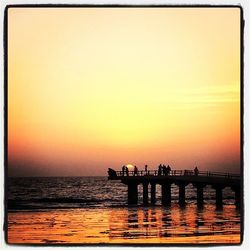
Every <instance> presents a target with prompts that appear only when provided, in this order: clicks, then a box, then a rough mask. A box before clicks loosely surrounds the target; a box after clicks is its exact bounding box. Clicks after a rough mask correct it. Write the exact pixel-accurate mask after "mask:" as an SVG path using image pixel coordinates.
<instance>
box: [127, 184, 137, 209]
mask: <svg viewBox="0 0 250 250" xmlns="http://www.w3.org/2000/svg"><path fill="white" fill-rule="evenodd" d="M137 202H138V184H137V183H129V184H128V204H129V205H132V204H137Z"/></svg>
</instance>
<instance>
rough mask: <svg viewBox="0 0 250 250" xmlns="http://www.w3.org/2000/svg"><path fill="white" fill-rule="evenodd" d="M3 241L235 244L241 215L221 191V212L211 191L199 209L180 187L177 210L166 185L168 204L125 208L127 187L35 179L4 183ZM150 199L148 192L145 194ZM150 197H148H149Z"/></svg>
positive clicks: (190, 192)
mask: <svg viewBox="0 0 250 250" xmlns="http://www.w3.org/2000/svg"><path fill="white" fill-rule="evenodd" d="M8 187H9V188H8V190H7V191H8V219H7V220H8V236H7V239H8V242H9V243H19V244H22V243H25V244H27V243H32V244H75V243H78V244H101V243H104V244H107V243H108V244H140V243H142V244H150V243H154V244H162V243H165V244H189V243H191V244H196V243H197V244H211V243H213V244H216V243H223V244H238V243H239V242H240V240H241V236H240V233H241V231H240V230H241V214H240V210H239V209H237V208H236V206H235V205H234V192H232V190H231V189H230V188H225V189H224V190H223V204H224V205H223V208H222V209H220V210H218V209H216V206H215V200H214V197H215V191H214V190H213V189H212V188H211V187H209V186H208V187H206V188H205V190H204V198H205V204H204V208H203V209H198V208H197V206H196V192H195V189H194V188H193V187H192V185H188V186H187V187H186V202H187V205H186V206H185V207H184V208H182V207H180V206H179V205H178V187H177V186H175V185H172V190H171V191H172V204H171V206H170V207H163V206H161V192H160V191H161V190H160V186H158V185H157V186H156V198H157V200H156V204H155V205H154V206H151V205H149V206H147V207H145V206H143V205H142V186H139V192H138V193H139V201H138V205H137V206H128V204H127V186H126V185H124V184H122V183H121V182H120V181H109V180H107V177H43V178H41V177H39V178H38V177H37V178H9V179H8ZM149 196H150V192H149ZM149 198H150V197H149Z"/></svg>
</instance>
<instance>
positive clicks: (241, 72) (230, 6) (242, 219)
mask: <svg viewBox="0 0 250 250" xmlns="http://www.w3.org/2000/svg"><path fill="white" fill-rule="evenodd" d="M10 8H239V9H240V174H241V207H240V213H241V217H240V243H236V244H230V243H203V244H202V243H198V244H195V243H194V244H192V243H187V244H185V243H159V244H157V243H155V244H152V243H149V244H147V243H137V244H136V243H135V244H132V243H131V244H127V243H120V244H119V243H115V244H114V243H112V244H109V243H99V244H86V243H82V244H80V243H75V244H74V243H68V244H39V243H37V244H35V243H31V244H29V243H24V244H22V243H16V244H15V243H9V242H8V196H7V190H8V9H10ZM244 24H245V21H244V16H243V8H242V6H241V5H209V4H204V5H203V4H195V5H174V4H173V5H170V4H166V5H163V4H161V5H157V4H155V5H154V4H153V5H139V4H135V5H124V4H121V5H119V4H82V5H80V4H75V5H74V4H20V5H19V4H17V5H6V7H5V9H4V25H3V26H4V32H3V35H4V36H3V44H4V225H3V230H4V232H5V237H4V238H5V242H6V244H8V245H20V246H60V247H67V246H68V247H69V246H108V247H112V246H114V247H117V246H120V247H126V246H130V247H131V246H134V247H139V246H140V247H173V246H175V247H176V246H178V247H188V246H189V247H190V246H192V247H209V246H239V245H241V244H242V242H243V236H244V198H243V195H244V190H243V186H244V169H243V165H244V148H243V147H244V82H243V81H244V61H243V59H244Z"/></svg>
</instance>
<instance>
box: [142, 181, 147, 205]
mask: <svg viewBox="0 0 250 250" xmlns="http://www.w3.org/2000/svg"><path fill="white" fill-rule="evenodd" d="M143 204H144V205H147V204H148V182H144V183H143Z"/></svg>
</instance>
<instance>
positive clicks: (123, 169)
mask: <svg viewBox="0 0 250 250" xmlns="http://www.w3.org/2000/svg"><path fill="white" fill-rule="evenodd" d="M125 169H126V167H125V166H122V176H124V174H125Z"/></svg>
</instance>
